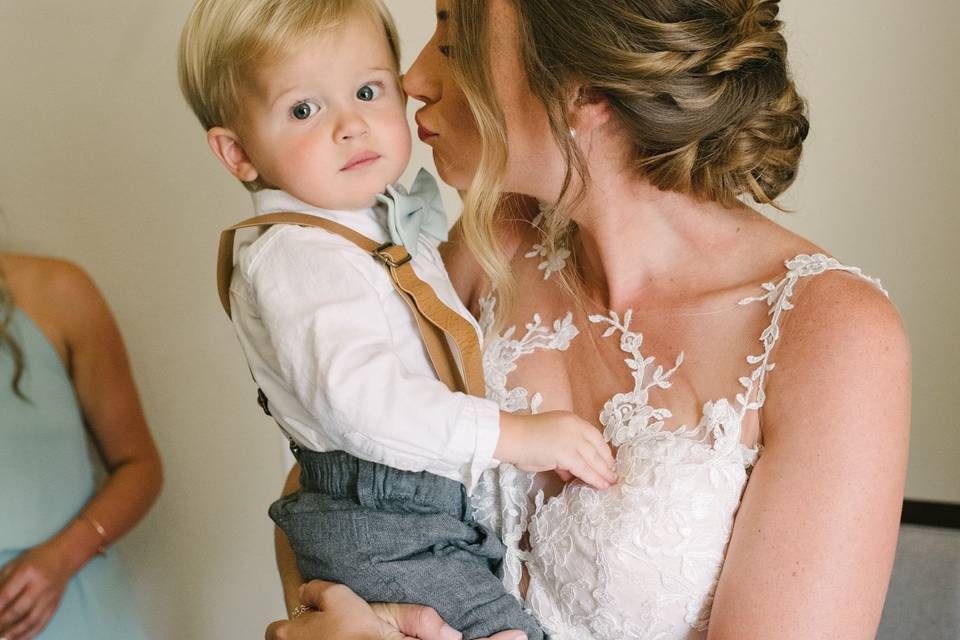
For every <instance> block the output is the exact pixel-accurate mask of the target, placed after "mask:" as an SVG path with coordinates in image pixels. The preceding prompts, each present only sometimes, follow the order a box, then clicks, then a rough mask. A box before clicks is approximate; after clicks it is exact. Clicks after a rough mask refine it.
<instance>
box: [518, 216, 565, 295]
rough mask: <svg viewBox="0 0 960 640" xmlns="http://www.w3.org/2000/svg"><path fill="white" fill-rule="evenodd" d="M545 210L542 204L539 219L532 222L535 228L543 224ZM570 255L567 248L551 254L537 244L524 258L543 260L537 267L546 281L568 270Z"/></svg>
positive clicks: (547, 249) (543, 246) (547, 248)
mask: <svg viewBox="0 0 960 640" xmlns="http://www.w3.org/2000/svg"><path fill="white" fill-rule="evenodd" d="M544 210H545V206H544V205H543V204H542V203H541V204H540V213H539V214H537V217H536V218H534V219H533V221H532V222H531V224H532V225H533V226H534V227H538V226H540V223H541V222H543V217H544V215H545V213H544ZM570 255H571V253H570V250H569V249H567V248H565V247H561V248H560V249H557V251H555V252H553V253H551V252H550V248H549V247H547V246H545V245H542V244H535V245H533V247H532V248H531V249H530V251H528V252H527V253H525V254H524V255H523V257H524V258H543V261H542V262H540V264H538V265H537V269H539V270H540V271H543V279H544V280H549V279H550V276H552V275H553V274H555V273H557V272H559V271H563V270H564V269H566V268H567V259H568V258H570Z"/></svg>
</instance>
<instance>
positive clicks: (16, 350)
mask: <svg viewBox="0 0 960 640" xmlns="http://www.w3.org/2000/svg"><path fill="white" fill-rule="evenodd" d="M13 313H14V306H13V295H12V294H11V293H10V288H9V287H8V286H7V280H6V276H5V275H4V273H3V269H2V268H0V352H2V351H4V350H7V351H9V352H10V357H11V358H12V359H13V380H12V381H11V386H12V387H13V392H14V393H15V394H17V397H19V398H20V399H21V400H26V399H27V397H26V396H25V395H23V391H22V390H21V389H20V382H21V380H22V378H23V368H24V365H23V349H21V348H20V344H19V343H18V342H17V341H16V340H14V338H13V336H12V335H11V334H10V324H11V323H12V322H13Z"/></svg>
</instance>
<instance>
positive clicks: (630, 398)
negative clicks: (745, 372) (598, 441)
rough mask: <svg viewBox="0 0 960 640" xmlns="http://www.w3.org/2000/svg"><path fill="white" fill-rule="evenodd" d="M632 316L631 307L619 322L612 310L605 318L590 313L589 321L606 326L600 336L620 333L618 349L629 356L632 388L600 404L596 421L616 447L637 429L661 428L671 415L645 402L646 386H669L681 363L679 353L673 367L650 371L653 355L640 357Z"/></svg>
mask: <svg viewBox="0 0 960 640" xmlns="http://www.w3.org/2000/svg"><path fill="white" fill-rule="evenodd" d="M632 317H633V311H632V310H630V311H627V312H626V313H625V314H624V315H623V322H621V321H620V315H619V314H618V313H617V312H616V311H611V312H610V315H609V317H608V316H599V315H598V316H590V322H593V323H594V324H603V323H605V324H609V325H610V327H609V328H608V329H607V330H606V331H604V333H603V337H604V338H609V337H610V336H612V335H613V334H614V333H616V332H617V331H619V332H620V333H621V336H620V350H621V351H624V352H625V353H629V354H630V355H631V356H632V357H630V358H627V359H626V360H625V362H626V363H627V366H628V367H630V369H631V370H632V371H633V373H632V374H631V375H632V376H633V382H634V386H633V389H632V390H631V391H629V392H627V393H618V394H617V395H615V396H613V398H612V399H610V400H607V402H606V404H604V405H603V411H601V413H600V424H602V425H603V427H604V430H603V437H604V438H606V439H607V441H609V442H610V443H611V444H613V445H614V446H617V447H619V446H620V445H622V444H625V443H627V442H629V441H631V440H633V439H634V438H636V437H637V436H638V435H639V434H640V432H641V431H647V430H649V429H655V430H660V429H662V428H663V422H664V420H666V419H667V418H670V417H672V416H673V414H671V413H670V411H669V410H667V409H663V408H656V409H655V408H653V407H651V406H650V405H649V404H647V402H648V400H649V398H650V389H652V388H654V387H657V388H660V389H669V388H670V387H671V382H670V377H671V376H672V375H673V374H674V373H675V372H676V371H677V369H679V368H680V365H681V364H683V353H682V352H681V353H680V355H679V356H677V361H676V363H675V364H674V367H673V368H672V369H670V370H669V371H664V370H663V366H659V365H658V366H657V368H656V369H655V370H653V367H654V358H653V356H650V357H647V358H644V357H643V354H642V353H640V347H641V346H642V345H643V334H641V333H636V332H633V331H630V320H631V319H632ZM648 374H649V376H648Z"/></svg>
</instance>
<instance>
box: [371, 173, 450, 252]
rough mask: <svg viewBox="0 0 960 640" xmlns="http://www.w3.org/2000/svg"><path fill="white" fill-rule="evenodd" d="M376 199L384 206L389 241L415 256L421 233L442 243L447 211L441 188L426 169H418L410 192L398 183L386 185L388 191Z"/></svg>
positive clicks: (445, 230) (445, 232)
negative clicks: (444, 208)
mask: <svg viewBox="0 0 960 640" xmlns="http://www.w3.org/2000/svg"><path fill="white" fill-rule="evenodd" d="M377 200H379V201H380V202H382V203H383V204H385V205H387V231H388V232H389V233H390V240H391V242H393V243H394V244H397V245H401V246H403V247H406V249H407V252H408V253H409V254H410V255H411V256H416V255H417V237H418V236H419V235H420V233H426V234H428V235H430V236H433V237H434V238H436V239H437V240H440V241H441V242H442V241H444V240H446V239H447V213H446V211H444V210H443V201H442V200H441V199H440V188H439V187H438V186H437V181H436V179H435V178H434V177H433V176H432V175H430V172H429V171H427V170H426V169H420V172H419V173H418V174H417V178H416V179H415V180H414V181H413V186H412V187H410V191H409V192H408V191H407V190H406V189H404V188H403V186H400V185H397V187H396V188H394V187H393V186H388V187H387V193H385V194H380V195H378V196H377Z"/></svg>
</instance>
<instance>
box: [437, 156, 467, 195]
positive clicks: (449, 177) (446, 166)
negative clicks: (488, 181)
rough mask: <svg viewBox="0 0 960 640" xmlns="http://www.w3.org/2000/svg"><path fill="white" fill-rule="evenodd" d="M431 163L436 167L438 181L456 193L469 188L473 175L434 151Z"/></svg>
mask: <svg viewBox="0 0 960 640" xmlns="http://www.w3.org/2000/svg"><path fill="white" fill-rule="evenodd" d="M433 163H434V164H435V165H436V166H437V174H438V175H439V176H440V179H441V180H443V182H444V183H446V184H447V185H449V186H450V187H452V188H454V189H456V190H457V191H466V190H467V189H469V188H470V182H471V179H472V178H473V173H472V172H470V171H467V170H465V169H464V167H463V166H462V165H461V164H458V163H455V162H452V161H451V160H448V159H447V158H446V157H445V156H444V155H442V154H441V153H440V152H439V151H437V150H436V149H434V150H433Z"/></svg>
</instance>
